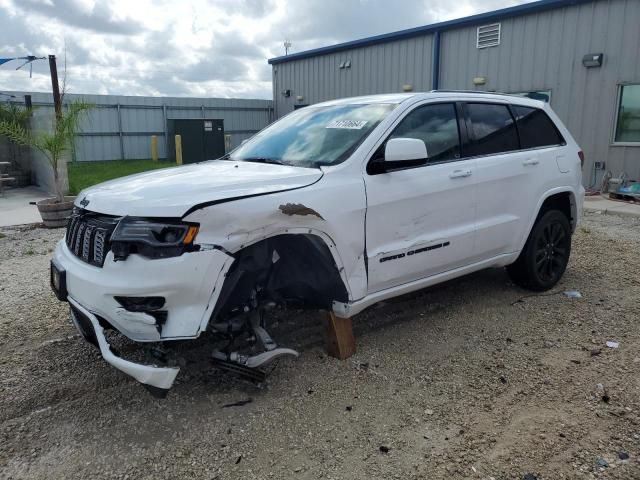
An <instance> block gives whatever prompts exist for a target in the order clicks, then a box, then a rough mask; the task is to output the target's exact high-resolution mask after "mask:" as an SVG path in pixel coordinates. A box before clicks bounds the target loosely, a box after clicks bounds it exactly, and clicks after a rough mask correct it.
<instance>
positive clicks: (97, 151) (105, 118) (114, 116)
mask: <svg viewBox="0 0 640 480" xmlns="http://www.w3.org/2000/svg"><path fill="white" fill-rule="evenodd" d="M6 93H9V94H11V95H15V97H16V98H15V99H14V100H12V101H14V102H16V103H23V99H24V95H31V99H32V103H33V105H34V107H36V108H38V109H40V110H44V111H45V112H50V113H51V115H53V100H52V97H51V94H49V93H41V92H34V93H29V92H6ZM75 99H80V100H84V101H86V102H89V103H92V104H93V105H94V108H93V109H92V110H90V111H89V113H88V114H87V115H86V117H85V118H84V120H83V122H82V125H81V129H80V133H79V135H78V137H77V139H76V142H75V145H74V151H73V155H72V158H73V159H74V160H76V161H100V160H120V159H140V158H150V157H151V136H152V135H156V136H157V137H158V156H159V157H160V158H167V157H169V156H170V155H168V154H167V144H168V141H167V140H168V139H167V138H166V135H167V120H168V119H175V118H185V119H186V118H212V119H221V120H223V121H224V127H225V133H226V134H230V135H231V148H235V147H236V146H238V145H239V144H240V143H241V142H242V141H243V140H245V139H247V138H249V137H251V136H252V135H253V134H255V133H257V132H258V131H259V130H261V129H263V128H264V127H266V126H267V125H268V124H269V123H271V122H272V121H273V102H272V101H271V100H256V99H238V98H182V97H135V96H118V95H78V94H67V95H65V97H64V101H63V103H64V104H67V103H69V102H71V101H73V100H75Z"/></svg>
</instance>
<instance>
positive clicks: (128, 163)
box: [67, 160, 175, 195]
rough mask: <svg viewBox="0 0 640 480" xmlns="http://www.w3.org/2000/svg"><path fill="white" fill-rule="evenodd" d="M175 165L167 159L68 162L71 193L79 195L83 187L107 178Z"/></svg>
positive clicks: (104, 180) (111, 178)
mask: <svg viewBox="0 0 640 480" xmlns="http://www.w3.org/2000/svg"><path fill="white" fill-rule="evenodd" d="M174 165H175V163H173V162H171V161H165V160H160V161H158V162H154V161H153V160H109V161H107V162H75V163H68V164H67V171H68V173H69V192H70V194H71V195H77V194H78V193H80V190H82V189H83V188H87V187H90V186H92V185H96V184H98V183H102V182H106V181H107V180H113V179H114V178H119V177H124V176H126V175H131V174H134V173H140V172H146V171H147V170H154V169H156V168H165V167H171V166H174Z"/></svg>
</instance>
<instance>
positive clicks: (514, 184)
mask: <svg viewBox="0 0 640 480" xmlns="http://www.w3.org/2000/svg"><path fill="white" fill-rule="evenodd" d="M465 114H466V115H465V117H466V122H467V127H468V129H469V132H470V136H471V141H472V147H471V148H472V151H473V154H474V155H475V156H476V159H477V175H476V186H477V189H478V207H477V219H476V228H477V230H476V242H475V248H476V254H477V255H478V259H479V260H483V259H487V258H491V257H494V256H497V255H501V254H505V253H512V252H515V251H517V250H518V249H519V248H520V246H521V242H522V239H523V238H525V237H526V235H527V233H528V232H527V229H528V228H529V225H530V221H531V217H532V215H535V214H536V212H535V210H536V207H537V204H538V200H539V199H540V197H541V195H542V194H543V192H544V191H546V190H547V189H548V188H549V186H550V185H551V184H550V183H549V182H550V181H552V180H553V179H554V178H556V177H557V167H556V154H557V150H558V149H557V145H558V144H559V143H562V138H561V137H560V136H559V133H557V130H556V129H555V127H554V125H553V123H551V121H550V120H549V119H548V117H547V116H546V114H545V113H544V112H543V111H542V110H538V109H532V108H529V107H515V106H510V105H509V104H507V103H504V104H498V103H471V102H469V103H466V104H465ZM545 121H548V122H550V124H546V123H545ZM549 143H551V144H552V145H550V144H549Z"/></svg>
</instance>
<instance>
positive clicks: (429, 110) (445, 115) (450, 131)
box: [389, 103, 460, 163]
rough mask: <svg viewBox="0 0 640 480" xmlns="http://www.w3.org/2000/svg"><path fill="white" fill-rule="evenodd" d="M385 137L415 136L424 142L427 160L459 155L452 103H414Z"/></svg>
mask: <svg viewBox="0 0 640 480" xmlns="http://www.w3.org/2000/svg"><path fill="white" fill-rule="evenodd" d="M389 138H417V139H419V140H422V141H423V142H424V143H425V145H426V146H427V154H428V156H429V158H428V163H438V162H446V161H448V160H456V159H458V158H460V132H459V131H458V118H457V115H456V107H455V104H453V103H437V104H431V105H425V106H423V107H418V108H416V109H415V110H414V111H412V112H411V113H409V114H408V115H407V116H406V117H405V118H404V119H403V120H402V121H401V122H400V124H399V125H398V126H397V127H396V129H395V130H394V131H393V133H392V134H391V136H390V137H389Z"/></svg>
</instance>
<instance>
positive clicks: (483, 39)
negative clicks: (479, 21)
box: [476, 23, 500, 48]
mask: <svg viewBox="0 0 640 480" xmlns="http://www.w3.org/2000/svg"><path fill="white" fill-rule="evenodd" d="M498 45H500V24H499V23H492V24H491V25H483V26H482V27H478V42H477V44H476V47H477V48H487V47H495V46H498Z"/></svg>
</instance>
